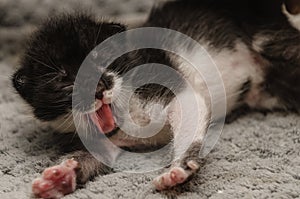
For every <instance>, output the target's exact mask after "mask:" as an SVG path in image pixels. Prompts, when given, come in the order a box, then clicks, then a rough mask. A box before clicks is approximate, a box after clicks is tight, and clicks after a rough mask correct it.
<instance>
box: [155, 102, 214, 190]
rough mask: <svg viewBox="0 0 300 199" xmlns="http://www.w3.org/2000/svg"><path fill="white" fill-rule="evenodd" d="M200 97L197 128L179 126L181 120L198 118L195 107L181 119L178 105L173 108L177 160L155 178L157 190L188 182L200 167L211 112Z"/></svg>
mask: <svg viewBox="0 0 300 199" xmlns="http://www.w3.org/2000/svg"><path fill="white" fill-rule="evenodd" d="M198 97H199V98H198V99H197V102H198V107H199V109H198V111H200V113H199V121H198V124H199V125H198V128H197V129H195V128H194V127H195V126H194V127H192V126H191V127H189V128H186V129H185V130H184V131H182V129H181V128H180V127H178V124H180V123H181V122H189V120H190V119H194V118H197V117H195V116H194V115H193V113H194V112H195V111H193V110H192V109H195V107H188V108H190V109H191V110H187V111H188V112H190V113H191V115H190V117H189V118H181V119H180V118H179V117H180V113H179V111H178V107H177V108H175V109H174V108H172V109H173V110H172V115H171V119H170V123H171V125H172V127H173V131H174V155H175V160H174V163H173V164H172V166H171V168H170V169H169V171H168V172H165V173H163V174H162V175H160V176H158V177H157V178H155V179H154V181H153V183H154V185H155V187H156V189H157V190H164V189H168V188H171V187H174V186H176V185H178V184H182V183H184V182H186V181H187V180H188V179H190V177H191V176H192V175H193V174H195V173H196V172H197V171H198V170H199V168H200V165H201V162H202V160H201V158H200V150H201V148H202V142H203V139H204V137H205V134H206V131H207V128H208V126H209V121H210V120H209V116H210V114H209V111H208V108H207V105H206V104H205V102H204V99H203V98H202V97H201V96H198ZM180 120H181V121H180ZM195 131H196V133H195Z"/></svg>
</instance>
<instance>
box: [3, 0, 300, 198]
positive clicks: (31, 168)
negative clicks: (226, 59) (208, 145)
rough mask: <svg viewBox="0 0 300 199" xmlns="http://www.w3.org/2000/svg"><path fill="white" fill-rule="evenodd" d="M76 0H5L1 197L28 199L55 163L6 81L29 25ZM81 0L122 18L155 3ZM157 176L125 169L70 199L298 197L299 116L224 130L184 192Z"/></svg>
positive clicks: (50, 137) (48, 142)
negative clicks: (155, 185) (157, 186)
mask: <svg viewBox="0 0 300 199" xmlns="http://www.w3.org/2000/svg"><path fill="white" fill-rule="evenodd" d="M61 2H63V3H61ZM74 2H75V1H71V0H67V1H58V0H55V1H54V0H48V1H47V0H43V1H38V0H28V1H27V0H26V1H25V0H15V1H9V0H7V1H6V0H0V12H1V15H0V59H1V62H0V179H1V180H0V198H1V199H23V198H24V199H26V198H30V197H31V193H30V183H31V181H32V180H33V179H34V178H35V177H38V176H39V174H40V173H41V172H42V171H43V169H45V168H46V167H48V166H51V165H53V164H55V162H54V161H55V159H56V158H57V157H58V156H59V155H58V154H59V151H58V148H57V146H56V145H55V142H56V141H55V137H56V135H55V134H54V133H53V132H52V130H51V129H49V128H48V127H47V126H44V125H43V124H40V123H39V122H37V121H35V120H34V119H33V118H32V116H31V115H30V113H29V112H28V111H27V110H26V108H24V106H23V105H22V104H23V103H22V100H21V99H19V97H18V96H17V95H16V93H15V92H14V91H13V89H12V88H11V85H10V81H9V77H10V75H11V74H12V73H13V71H14V70H15V68H16V65H17V61H16V60H17V58H16V57H17V55H18V53H20V52H21V51H22V47H23V46H24V40H25V37H26V35H27V34H28V33H29V32H31V31H32V29H33V28H32V27H33V26H34V25H36V24H39V23H40V19H42V18H45V17H46V16H47V15H48V14H51V15H52V14H53V13H55V12H61V11H68V10H72V9H74V8H76V7H78V5H76V4H75V3H74ZM82 2H84V3H81V4H83V5H81V6H82V7H85V8H88V7H93V9H94V10H96V13H97V15H99V16H100V15H109V16H114V17H117V18H122V19H125V18H126V17H127V19H129V18H130V19H132V18H142V17H144V16H145V12H147V10H149V6H150V4H151V3H152V2H151V1H140V0H128V1H126V2H125V1H122V3H120V1H117V0H110V1H108V0H107V1H103V0H102V1H100V0H98V1H96V0H95V1H82ZM75 5H76V6H75ZM147 164H151V163H147ZM153 164H154V163H153ZM145 166H146V165H145ZM148 166H149V165H148ZM158 173H159V172H152V173H143V174H132V173H131V174H130V173H122V172H120V173H114V174H110V175H106V176H102V177H97V178H96V179H95V180H93V181H92V182H89V183H88V184H87V185H86V186H85V187H84V188H82V189H79V190H77V191H76V192H75V193H73V194H71V195H68V196H66V197H65V198H66V199H88V198H101V199H106V198H107V199H108V198H109V199H110V198H143V199H145V198H147V199H150V198H153V199H154V198H155V199H156V198H167V197H170V198H180V199H183V198H214V199H217V198H300V197H299V196H300V117H299V116H297V115H294V114H292V113H272V114H271V113H270V114H267V115H263V114H261V113H251V114H249V115H247V116H244V117H242V118H239V119H237V120H236V121H234V122H233V123H231V124H229V125H226V126H225V128H224V132H223V134H222V136H221V138H220V140H219V142H218V144H217V145H216V147H215V149H214V150H213V151H212V152H211V153H210V154H209V155H208V156H207V160H206V164H205V165H204V167H203V168H202V169H201V170H200V172H199V173H198V174H197V175H196V176H195V178H194V179H192V181H191V182H189V183H187V184H185V185H183V186H181V187H180V188H176V189H174V190H171V191H168V192H163V193H158V192H156V191H154V190H153V189H152V186H151V180H152V179H153V178H154V177H155V176H156V175H157V174H158Z"/></svg>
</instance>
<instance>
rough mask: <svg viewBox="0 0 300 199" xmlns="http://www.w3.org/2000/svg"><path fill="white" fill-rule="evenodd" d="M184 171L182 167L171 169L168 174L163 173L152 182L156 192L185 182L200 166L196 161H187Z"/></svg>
mask: <svg viewBox="0 0 300 199" xmlns="http://www.w3.org/2000/svg"><path fill="white" fill-rule="evenodd" d="M185 167H186V169H184V168H183V167H172V168H171V169H170V171H169V172H167V173H164V174H162V175H160V176H158V177H157V178H155V179H154V180H153V184H154V186H155V188H156V189H157V190H158V191H161V190H165V189H169V188H172V187H174V186H176V185H179V184H182V183H184V182H186V181H187V180H188V179H189V177H190V176H192V175H193V174H194V173H196V172H197V170H198V169H199V167H200V165H199V164H198V163H197V162H196V161H193V160H191V161H188V162H187V163H186V166H185Z"/></svg>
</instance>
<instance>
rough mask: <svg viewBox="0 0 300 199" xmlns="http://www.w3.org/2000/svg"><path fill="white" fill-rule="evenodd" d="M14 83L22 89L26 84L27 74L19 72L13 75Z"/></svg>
mask: <svg viewBox="0 0 300 199" xmlns="http://www.w3.org/2000/svg"><path fill="white" fill-rule="evenodd" d="M13 84H14V87H15V88H16V89H17V90H18V91H19V90H21V89H22V88H23V87H24V85H25V76H24V75H21V74H20V72H17V73H16V74H15V75H14V77H13Z"/></svg>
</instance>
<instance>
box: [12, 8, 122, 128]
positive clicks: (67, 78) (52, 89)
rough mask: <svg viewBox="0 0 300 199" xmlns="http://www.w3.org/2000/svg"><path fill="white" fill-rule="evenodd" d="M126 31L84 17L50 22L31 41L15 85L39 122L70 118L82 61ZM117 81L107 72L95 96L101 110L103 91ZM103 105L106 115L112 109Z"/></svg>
mask: <svg viewBox="0 0 300 199" xmlns="http://www.w3.org/2000/svg"><path fill="white" fill-rule="evenodd" d="M124 30H125V27H124V26H122V25H120V24H116V23H106V22H97V21H96V20H94V19H93V17H91V16H87V15H81V14H77V15H62V16H58V17H54V18H52V19H50V20H48V21H47V22H46V23H44V24H43V25H42V26H41V27H40V28H39V29H38V30H37V31H36V32H35V33H34V34H33V35H32V38H31V39H30V41H29V42H28V44H27V48H26V51H25V53H24V56H23V58H22V59H21V63H20V64H21V67H20V69H19V70H18V71H17V72H16V73H15V74H14V75H13V78H12V81H13V86H14V87H15V89H16V90H17V91H18V93H19V94H20V95H21V96H22V98H23V99H24V100H25V101H26V102H27V103H28V104H29V105H30V106H31V107H32V108H33V112H34V115H35V116H36V117H37V118H38V119H40V120H42V121H48V122H53V121H56V120H59V119H62V118H64V119H66V118H68V117H69V116H70V115H71V109H72V92H73V87H74V81H75V78H76V75H77V72H78V70H79V68H80V66H81V64H82V62H83V61H84V59H85V58H86V56H87V55H88V54H89V53H90V52H91V51H92V50H93V48H94V47H95V46H97V45H98V44H99V43H101V42H102V41H104V40H105V39H107V38H109V37H110V36H112V35H114V34H116V33H119V32H122V31H124ZM116 81H117V76H116V75H115V74H114V73H113V72H112V71H107V70H104V73H103V75H102V77H101V79H100V81H99V83H98V87H97V93H96V94H95V102H96V103H97V104H98V109H101V108H100V107H101V105H102V104H103V103H102V102H103V97H104V96H103V92H105V91H114V89H115V87H116V86H118V85H117V83H118V82H116ZM104 106H106V107H105V109H106V110H105V111H106V113H107V109H108V108H109V106H107V104H105V105H103V107H104ZM108 117H109V119H110V121H109V122H112V117H111V116H108ZM69 118H71V117H69ZM60 122H63V121H62V120H61V121H60ZM110 125H112V124H110ZM110 127H111V126H110ZM111 128H112V127H111ZM111 128H109V129H108V130H111ZM102 130H105V129H102Z"/></svg>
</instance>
